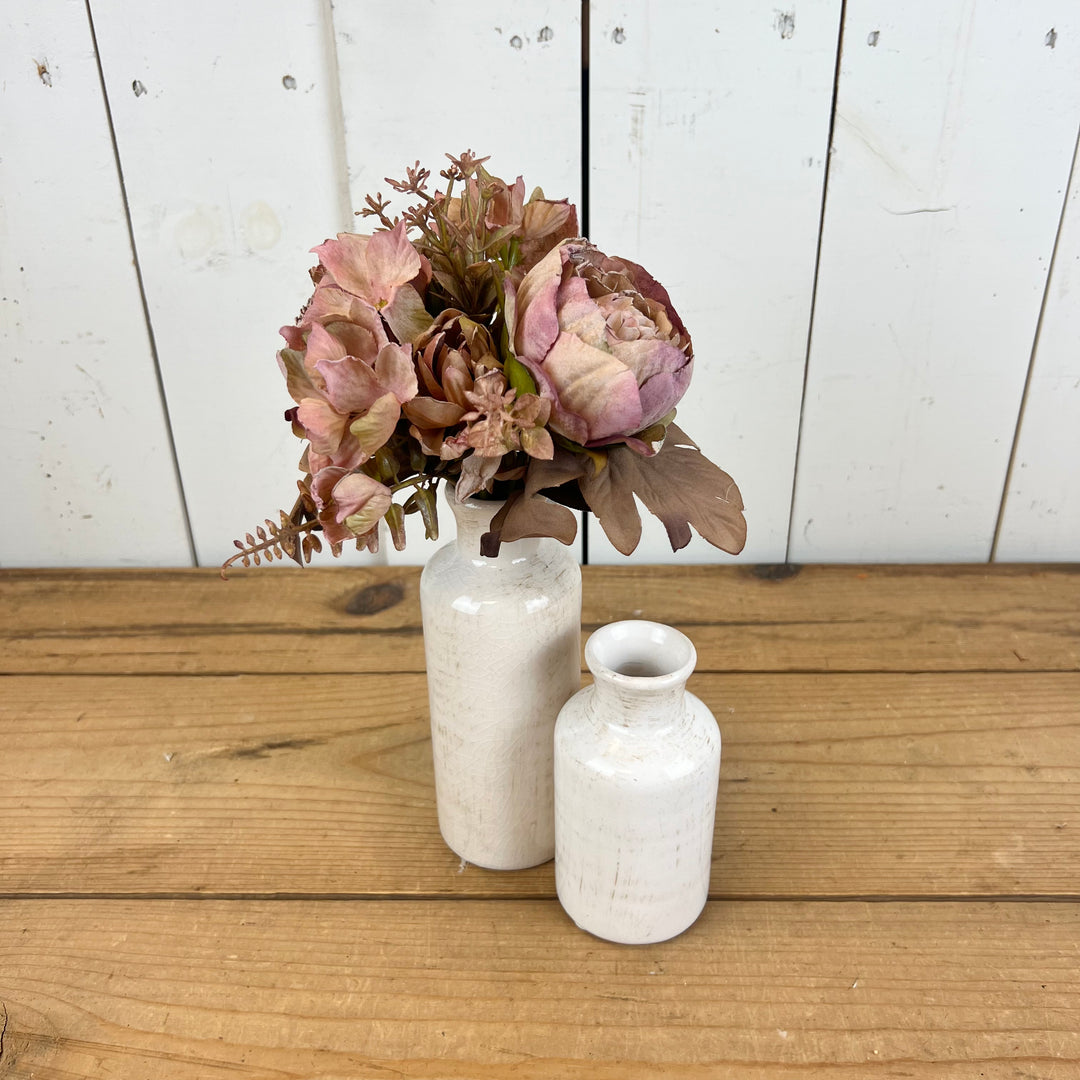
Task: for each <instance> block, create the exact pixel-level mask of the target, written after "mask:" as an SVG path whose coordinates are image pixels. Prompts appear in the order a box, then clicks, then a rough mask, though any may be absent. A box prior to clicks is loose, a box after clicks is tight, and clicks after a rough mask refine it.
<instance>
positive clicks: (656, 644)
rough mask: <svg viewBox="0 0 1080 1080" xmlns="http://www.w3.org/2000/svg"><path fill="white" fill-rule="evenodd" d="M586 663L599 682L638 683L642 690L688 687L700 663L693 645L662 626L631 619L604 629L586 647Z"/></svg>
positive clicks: (684, 636)
mask: <svg viewBox="0 0 1080 1080" xmlns="http://www.w3.org/2000/svg"><path fill="white" fill-rule="evenodd" d="M585 662H586V663H587V664H588V666H589V670H590V671H591V672H592V673H593V675H594V676H595V677H596V678H598V679H617V680H619V681H620V682H622V681H624V680H635V681H637V682H639V683H640V684H641V685H642V687H643V688H644V687H645V686H648V687H649V688H651V689H659V688H660V687H661V686H666V685H678V684H680V683H685V682H686V680H687V679H688V678H689V677H690V674H691V672H692V671H693V670H694V665H695V664H696V663H697V653H696V651H695V649H694V645H693V642H691V640H690V639H689V638H688V637H687V636H686V635H685V634H683V633H680V632H679V631H678V630H676V629H674V628H673V627H670V626H664V625H663V624H662V623H654V622H646V621H644V620H640V619H628V620H625V621H623V622H616V623H611V624H609V625H608V626H604V627H601V628H600V629H599V630H597V631H596V632H595V633H594V634H593V635H592V636H591V637H590V638H589V640H588V642H587V643H586V645H585Z"/></svg>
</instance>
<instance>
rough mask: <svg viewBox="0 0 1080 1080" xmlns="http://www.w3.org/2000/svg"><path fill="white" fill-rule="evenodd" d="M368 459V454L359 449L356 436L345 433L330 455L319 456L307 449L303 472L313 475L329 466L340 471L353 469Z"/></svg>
mask: <svg viewBox="0 0 1080 1080" xmlns="http://www.w3.org/2000/svg"><path fill="white" fill-rule="evenodd" d="M370 457H371V455H370V454H366V453H364V451H363V450H361V449H360V444H359V443H358V442H357V441H356V436H355V435H352V434H351V433H350V432H348V431H346V432H345V434H344V435H343V436H342V439H341V442H340V444H339V445H338V448H337V449H336V450H335V451H334V452H333V453H332V454H320V453H317V452H316V451H315V450H312V449H311V448H310V447H308V465H307V469H306V470H305V471H307V472H312V473H314V472H318V471H319V469H325V468H328V467H330V466H331V465H332V466H335V467H337V468H340V469H355V468H357V467H359V466H360V465H363V464H364V462H365V461H367V460H368V459H369V458H370Z"/></svg>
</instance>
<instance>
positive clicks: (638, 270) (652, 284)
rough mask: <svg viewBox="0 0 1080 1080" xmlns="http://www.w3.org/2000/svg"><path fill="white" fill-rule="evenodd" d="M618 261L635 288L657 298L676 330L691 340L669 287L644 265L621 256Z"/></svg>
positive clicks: (645, 294) (650, 297)
mask: <svg viewBox="0 0 1080 1080" xmlns="http://www.w3.org/2000/svg"><path fill="white" fill-rule="evenodd" d="M618 261H619V262H620V263H622V265H623V266H624V267H626V269H627V271H628V272H629V275H630V280H631V281H632V282H633V285H634V288H635V289H636V290H637V291H638V292H639V293H641V295H642V296H644V297H647V298H648V299H649V300H655V301H657V302H658V303H660V304H663V306H664V310H665V311H666V312H667V315H668V318H669V319H670V320H671V324H672V326H674V327H675V330H676V331H677V332H678V333H679V334H680V335H681V336H682V337H684V338H686V340H687V342H689V340H690V335H689V333H687V330H686V327H685V326H684V325H683V321H682V319H680V318H679V313H678V312H677V311H676V310H675V308H674V306H673V305H672V303H671V297H670V296H669V295H668V291H667V289H665V288H664V286H663V285H661V284H660V282H659V281H657V280H656V278H654V277H653V276H652V274H650V273H649V271H648V270H646V269H645V268H644V267H643V266H638V264H637V263H634V262H631V261H630V260H629V259H623V258H620V259H619V260H618Z"/></svg>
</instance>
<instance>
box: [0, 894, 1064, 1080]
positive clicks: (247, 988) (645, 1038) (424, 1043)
mask: <svg viewBox="0 0 1080 1080" xmlns="http://www.w3.org/2000/svg"><path fill="white" fill-rule="evenodd" d="M0 916H2V917H0V959H2V964H0V998H2V999H3V1001H4V1004H5V1008H6V1014H7V1019H6V1024H7V1031H6V1033H5V1036H4V1056H3V1057H2V1058H0V1076H3V1077H4V1078H5V1080H10V1078H13V1077H19V1078H24V1077H31V1076H33V1077H34V1078H35V1080H59V1078H60V1077H74V1076H79V1077H82V1076H93V1077H103V1076H109V1077H114V1076H123V1077H135V1076H141V1077H150V1076H153V1077H168V1078H169V1080H218V1078H224V1077H241V1076H242V1077H259V1078H271V1077H273V1078H279V1077H307V1078H311V1080H316V1078H318V1080H331V1078H333V1080H344V1078H350V1080H354V1078H355V1080H359V1078H367V1077H371V1078H376V1077H378V1078H383V1077H415V1078H421V1077H422V1078H432V1080H434V1078H437V1077H445V1078H455V1080H474V1078H479V1080H496V1078H501V1077H508V1076H509V1077H527V1078H540V1077H554V1076H572V1077H581V1078H586V1077H600V1078H602V1080H622V1078H624V1077H631V1076H633V1077H638V1076H649V1077H672V1076H675V1077H692V1078H695V1080H704V1078H706V1077H716V1076H733V1077H739V1078H750V1077H752V1078H759V1080H764V1078H766V1077H776V1076H782V1077H796V1078H799V1080H802V1078H807V1080H809V1078H811V1077H813V1078H820V1077H828V1078H829V1080H859V1078H862V1077H866V1076H888V1077H901V1076H904V1077H916V1078H920V1077H921V1078H930V1077H940V1076H951V1077H959V1076H963V1077H979V1076H983V1077H1013V1078H1018V1077H1024V1076H1026V1077H1040V1078H1050V1077H1053V1076H1054V1075H1055V1072H1054V1069H1055V1066H1056V1065H1057V1064H1058V1063H1059V1062H1061V1061H1062V1060H1066V1061H1072V1062H1075V1061H1076V1060H1078V1059H1080V1035H1078V1034H1077V1029H1076V1023H1075V1021H1076V1015H1077V1010H1078V1009H1080V976H1078V966H1077V952H1076V944H1075V943H1076V941H1077V939H1078V937H1080V909H1078V908H1077V907H1076V906H1075V905H1071V904H1054V903H1043V904H949V903H936V904H935V903H921V904H899V903H892V904H867V903H842V904H814V903H810V904H807V903H797V902H796V903H745V904H744V903H713V904H710V905H709V906H708V908H707V909H706V911H705V913H704V915H703V916H702V918H701V919H700V920H699V921H698V923H697V924H696V925H695V926H694V927H692V928H691V929H690V930H689V931H688V932H687V933H686V934H684V935H683V936H682V937H680V938H677V939H675V940H674V941H670V942H666V943H663V944H660V945H648V946H640V947H635V948H628V947H625V946H618V945H612V944H609V943H607V942H602V941H599V940H597V939H595V938H592V937H590V936H588V935H585V934H583V933H582V932H581V931H579V930H577V929H576V928H575V927H574V926H573V925H572V924H571V923H570V920H569V919H568V918H567V917H566V915H565V914H564V913H563V912H562V910H561V908H560V907H559V905H558V904H557V903H556V902H555V901H520V902H508V901H467V900H462V901H437V902H436V901H424V902H417V901H368V902H359V903H357V902H342V903H325V902H323V903H318V902H314V903H313V902H297V901H294V902H277V903H268V902H257V901H248V902H241V901H234V902H220V901H156V902H154V901H94V900H82V901H38V902H26V901H17V902H12V901H8V902H4V903H2V905H0ZM2 1022H3V1020H2V1018H0V1023H2ZM1057 1075H1058V1076H1059V1077H1066V1076H1068V1075H1075V1073H1069V1072H1067V1071H1066V1069H1064V1068H1063V1069H1061V1070H1060V1071H1058V1072H1057Z"/></svg>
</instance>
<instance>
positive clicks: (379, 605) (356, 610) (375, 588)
mask: <svg viewBox="0 0 1080 1080" xmlns="http://www.w3.org/2000/svg"><path fill="white" fill-rule="evenodd" d="M404 598H405V589H404V588H403V587H402V586H401V585H400V584H399V583H398V582H396V581H384V582H382V583H380V584H379V585H369V586H368V587H367V588H366V589H361V590H360V591H359V592H358V593H357V594H356V595H355V596H354V597H353V598H352V599H351V600H350V601H349V602H348V603H347V604H346V605H345V610H346V611H347V612H348V613H349V614H350V615H377V614H378V613H379V612H380V611H385V610H386V609H387V608H392V607H393V606H394V605H395V604H400V603H401V601H402V600H403V599H404Z"/></svg>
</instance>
